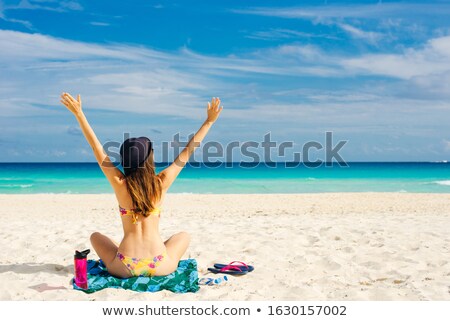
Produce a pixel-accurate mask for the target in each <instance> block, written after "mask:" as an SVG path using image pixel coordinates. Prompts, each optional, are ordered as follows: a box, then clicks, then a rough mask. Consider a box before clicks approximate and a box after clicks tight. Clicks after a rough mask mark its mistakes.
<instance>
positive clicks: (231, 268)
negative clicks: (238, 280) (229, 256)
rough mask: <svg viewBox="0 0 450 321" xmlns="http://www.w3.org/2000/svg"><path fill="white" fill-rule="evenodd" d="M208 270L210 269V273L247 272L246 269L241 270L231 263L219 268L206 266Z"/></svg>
mask: <svg viewBox="0 0 450 321" xmlns="http://www.w3.org/2000/svg"><path fill="white" fill-rule="evenodd" d="M208 271H211V272H212V273H225V274H230V275H244V274H247V273H248V271H242V270H241V269H240V268H239V267H237V266H233V265H227V266H224V267H223V268H221V269H214V268H208Z"/></svg>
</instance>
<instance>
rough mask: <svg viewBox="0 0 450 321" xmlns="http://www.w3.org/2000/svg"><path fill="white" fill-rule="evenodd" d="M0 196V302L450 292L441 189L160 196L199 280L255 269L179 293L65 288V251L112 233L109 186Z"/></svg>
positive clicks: (449, 220) (168, 225) (430, 296)
mask: <svg viewBox="0 0 450 321" xmlns="http://www.w3.org/2000/svg"><path fill="white" fill-rule="evenodd" d="M0 202H1V205H2V206H1V215H0V224H1V227H2V228H1V230H0V244H1V249H2V254H1V256H0V300H450V264H449V260H450V233H449V232H450V194H408V193H351V194H350V193H349V194H345V193H342V194H268V195H261V194H258V195H257V194H253V195H250V194H246V195H217V194H215V195H214V194H211V195H204V194H203V195H201V194H169V195H167V197H166V200H165V203H164V209H163V213H162V217H161V224H160V230H161V233H162V236H163V238H168V237H169V236H170V235H172V234H173V233H176V232H179V231H182V230H184V231H187V232H189V233H190V234H191V236H192V242H191V245H190V247H189V249H188V251H187V253H186V255H185V258H188V257H190V258H195V259H196V260H197V262H198V267H199V276H200V277H210V276H214V275H212V274H210V273H208V271H207V268H208V267H212V265H213V263H215V262H223V263H228V262H230V261H233V260H240V261H244V262H246V263H248V264H252V265H254V266H255V271H253V272H251V273H249V274H247V275H245V276H242V277H230V280H229V281H228V282H226V283H224V284H221V285H218V286H212V287H209V286H201V288H200V291H198V292H197V293H187V294H175V293H172V292H168V291H161V292H157V293H138V292H133V291H127V290H121V289H106V290H102V291H99V292H96V293H93V294H85V293H83V292H80V291H76V290H73V289H72V286H71V284H70V281H71V278H72V276H73V253H74V250H75V249H79V250H83V249H85V248H91V249H92V247H91V244H90V242H89V236H90V234H91V233H93V232H95V231H99V232H102V233H104V234H106V235H108V236H110V237H112V238H113V239H114V240H116V241H117V242H120V240H121V238H122V226H121V222H120V218H119V212H118V208H117V203H116V200H115V197H114V195H112V194H97V195H95V194H89V195H66V194H33V195H6V194H2V195H0ZM89 258H90V259H97V258H98V257H97V255H96V254H95V253H93V254H90V255H89Z"/></svg>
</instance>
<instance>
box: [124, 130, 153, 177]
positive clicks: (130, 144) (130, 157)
mask: <svg viewBox="0 0 450 321" xmlns="http://www.w3.org/2000/svg"><path fill="white" fill-rule="evenodd" d="M151 151H152V142H151V141H150V139H148V138H147V137H137V138H135V137H132V138H128V139H126V140H125V141H124V142H123V143H122V146H120V158H121V159H120V164H121V165H122V168H123V171H124V173H125V176H128V175H130V174H131V173H133V172H134V171H135V170H136V169H138V168H139V166H141V165H142V164H143V163H144V162H145V161H146V159H147V158H148V156H149V155H150V152H151Z"/></svg>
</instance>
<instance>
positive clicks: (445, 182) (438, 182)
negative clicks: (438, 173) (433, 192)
mask: <svg viewBox="0 0 450 321" xmlns="http://www.w3.org/2000/svg"><path fill="white" fill-rule="evenodd" d="M433 183H435V184H439V185H446V186H450V180H446V181H434V182H433Z"/></svg>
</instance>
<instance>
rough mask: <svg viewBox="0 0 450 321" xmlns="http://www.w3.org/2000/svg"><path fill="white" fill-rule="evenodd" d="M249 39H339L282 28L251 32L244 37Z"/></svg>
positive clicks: (327, 35)
mask: <svg viewBox="0 0 450 321" xmlns="http://www.w3.org/2000/svg"><path fill="white" fill-rule="evenodd" d="M245 37H246V38H249V39H259V40H280V39H302V38H307V39H308V38H325V39H334V40H336V39H339V38H338V37H336V36H333V35H330V34H314V33H309V32H303V31H297V30H291V29H283V28H271V29H269V30H266V31H253V32H250V33H249V34H247V35H245Z"/></svg>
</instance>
